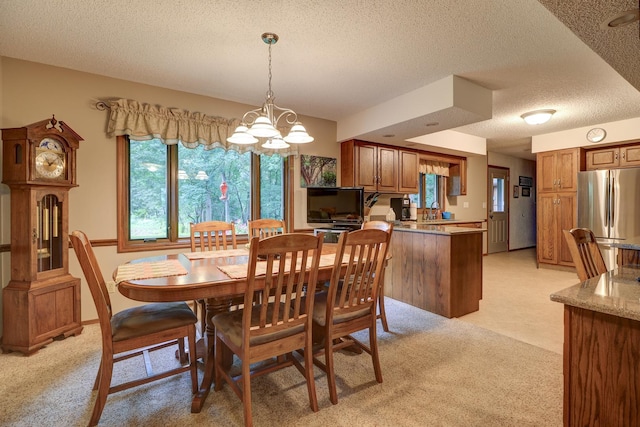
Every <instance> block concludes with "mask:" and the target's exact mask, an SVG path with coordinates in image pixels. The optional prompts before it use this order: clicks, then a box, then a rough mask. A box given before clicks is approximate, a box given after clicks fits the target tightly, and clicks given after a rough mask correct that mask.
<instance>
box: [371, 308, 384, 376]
mask: <svg viewBox="0 0 640 427" xmlns="http://www.w3.org/2000/svg"><path fill="white" fill-rule="evenodd" d="M375 322H376V319H373V325H372V327H371V328H369V348H370V349H371V360H372V361H373V371H374V372H375V374H376V381H378V382H379V383H381V382H382V369H381V368H380V356H379V355H378V337H377V332H376V325H375Z"/></svg>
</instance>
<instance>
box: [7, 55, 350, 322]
mask: <svg viewBox="0 0 640 427" xmlns="http://www.w3.org/2000/svg"><path fill="white" fill-rule="evenodd" d="M0 78H1V80H0V81H1V84H0V128H10V127H21V126H25V125H28V124H31V123H35V122H37V121H40V120H44V119H47V118H49V117H51V115H52V114H55V116H56V119H58V120H62V121H65V122H66V123H67V124H68V125H69V126H70V127H71V128H72V129H73V130H75V131H76V132H77V133H78V134H79V135H81V136H82V137H83V138H84V141H83V142H81V143H80V149H79V150H78V152H77V177H78V184H79V187H77V188H73V189H71V191H70V196H69V199H70V200H69V206H70V212H69V229H70V230H75V229H80V230H83V231H85V232H86V233H87V235H88V236H89V237H90V238H91V239H92V240H95V239H114V240H115V239H116V233H117V229H116V143H115V141H116V140H115V138H109V137H107V136H106V133H105V130H106V122H107V112H105V111H98V110H97V109H96V108H95V103H96V101H98V100H100V99H107V98H131V99H135V100H138V101H140V102H145V103H149V104H159V105H163V106H166V107H176V108H182V109H185V110H189V111H193V112H195V111H199V112H202V113H205V114H208V115H212V116H223V117H229V118H230V117H242V115H243V114H244V112H245V111H247V110H249V109H253V108H256V106H249V105H244V104H239V103H234V102H229V101H225V100H221V99H215V98H209V97H205V96H199V95H194V94H189V93H185V92H179V91H174V90H168V89H163V88H158V87H154V86H149V85H145V84H140V83H134V82H129V81H124V80H118V79H113V78H108V77H102V76H98V75H94V74H88V73H81V72H76V71H72V70H68V69H64V68H58V67H51V66H46V65H42V64H37V63H33V62H26V61H20V60H16V59H12V58H6V57H0ZM211 84H215V81H214V80H213V79H212V82H211ZM282 101H283V102H284V101H285V100H282ZM301 120H302V121H303V122H304V124H305V126H306V128H307V130H308V131H309V133H310V134H312V135H313V136H314V137H315V141H314V142H312V143H310V144H305V145H301V146H300V151H301V154H314V155H319V156H323V157H334V158H338V157H339V153H340V150H339V145H338V144H337V143H336V124H335V122H332V121H328V120H322V119H315V118H310V117H301ZM293 161H294V164H295V171H296V176H300V161H299V159H298V158H295V159H294V160H293ZM339 167H340V166H339V165H338V169H339ZM294 186H295V187H294V197H295V200H294V206H295V209H296V213H297V215H296V218H295V224H296V227H297V226H298V225H299V224H304V210H303V208H304V203H306V199H305V198H304V197H303V196H304V191H305V190H301V189H300V184H299V182H298V180H296V182H294ZM301 203H302V205H301ZM9 207H10V206H9V188H8V187H7V186H6V185H4V184H0V215H1V217H0V244H3V245H8V244H9V243H10V214H9V212H10V211H9ZM95 252H96V256H97V257H98V260H99V262H100V265H101V267H102V271H103V274H105V276H109V277H110V276H111V273H112V271H113V270H114V269H115V268H116V267H117V266H118V265H119V264H121V263H124V262H127V261H129V260H130V259H132V258H139V257H143V256H150V255H156V254H157V253H153V252H146V253H144V252H140V253H135V254H131V253H126V254H118V253H117V252H116V247H115V246H113V247H111V246H109V247H98V248H96V249H95ZM70 253H71V255H70V257H69V260H70V267H69V271H70V272H71V274H72V275H74V276H76V277H81V278H83V280H82V282H83V284H82V289H81V294H82V308H81V310H82V319H83V320H89V319H95V318H97V314H96V311H95V308H94V305H93V301H92V300H91V295H90V292H89V290H88V288H87V287H86V283H85V281H84V277H83V275H82V272H81V270H80V267H79V265H78V263H77V260H76V257H75V255H74V254H73V251H71V252H70ZM0 267H1V273H0V278H1V280H2V282H1V284H2V286H3V287H4V286H6V285H7V284H8V282H9V279H10V271H9V270H10V256H9V254H8V253H3V254H2V256H1V258H0ZM112 298H113V299H112V302H113V305H114V309H115V310H116V311H119V310H122V309H123V308H125V307H128V306H130V305H132V304H134V303H133V302H132V301H130V300H127V299H125V298H124V297H122V296H121V295H120V294H119V293H115V294H112Z"/></svg>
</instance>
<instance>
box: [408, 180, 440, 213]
mask: <svg viewBox="0 0 640 427" xmlns="http://www.w3.org/2000/svg"><path fill="white" fill-rule="evenodd" d="M443 183H444V178H443V177H442V176H440V175H434V174H427V173H420V185H419V189H420V193H418V194H410V195H409V198H410V199H411V203H416V204H417V205H418V208H422V209H429V208H430V207H431V205H432V204H433V203H434V202H438V205H439V206H443V204H442V203H443V200H442V197H443V195H444V191H442V185H443ZM434 206H435V205H434Z"/></svg>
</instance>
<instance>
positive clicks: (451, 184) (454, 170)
mask: <svg viewBox="0 0 640 427" xmlns="http://www.w3.org/2000/svg"><path fill="white" fill-rule="evenodd" d="M447 195H449V196H466V195H467V159H460V163H458V164H452V165H451V166H449V176H448V177H447Z"/></svg>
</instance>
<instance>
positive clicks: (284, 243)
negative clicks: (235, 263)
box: [242, 233, 323, 347]
mask: <svg viewBox="0 0 640 427" xmlns="http://www.w3.org/2000/svg"><path fill="white" fill-rule="evenodd" d="M320 237H322V238H323V236H313V235H310V234H303V233H290V234H279V235H276V236H271V237H267V238H264V239H261V238H260V237H257V236H256V237H253V238H252V239H251V243H250V249H249V265H248V270H247V289H246V293H245V297H244V303H245V307H248V306H251V302H252V301H254V297H255V295H254V292H255V290H256V282H257V281H260V282H264V290H263V291H262V292H263V294H264V295H277V296H278V297H277V298H273V297H272V298H268V299H265V300H264V301H263V303H262V304H261V305H260V317H259V318H260V320H259V322H258V323H257V324H255V323H254V324H253V325H252V323H251V315H252V314H251V310H245V311H244V317H243V319H242V320H243V328H242V331H243V345H244V346H245V347H247V346H248V345H249V342H250V340H253V339H259V337H260V336H265V335H267V334H274V333H277V332H279V331H280V330H284V329H289V328H294V329H295V328H297V327H300V328H308V330H309V331H310V330H311V318H310V316H309V315H308V313H310V311H309V308H311V307H313V297H314V293H315V292H314V291H315V290H314V289H313V287H309V289H308V291H309V292H307V288H308V286H307V284H308V283H316V282H317V277H318V268H319V265H320V264H319V263H320V255H321V252H322V239H321V238H320ZM258 261H261V262H260V265H261V266H263V267H261V269H258V265H259V264H258ZM283 261H284V262H283ZM262 268H264V270H263V269H262ZM307 275H308V276H307ZM303 296H304V297H305V298H302V297H303ZM303 304H304V305H306V306H303ZM272 336H273V335H272Z"/></svg>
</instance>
